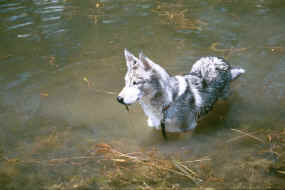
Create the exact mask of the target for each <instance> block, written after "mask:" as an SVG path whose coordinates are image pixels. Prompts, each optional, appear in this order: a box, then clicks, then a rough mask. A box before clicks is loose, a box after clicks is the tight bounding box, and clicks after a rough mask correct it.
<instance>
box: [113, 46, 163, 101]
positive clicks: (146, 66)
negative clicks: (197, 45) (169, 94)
mask: <svg viewBox="0 0 285 190" xmlns="http://www.w3.org/2000/svg"><path fill="white" fill-rule="evenodd" d="M125 59H126V63H127V68H128V71H127V73H126V76H125V87H124V88H123V90H122V91H121V92H120V94H119V95H118V97H117V100H118V102H120V103H122V104H125V105H130V104H133V103H135V102H137V101H139V100H140V99H142V98H143V97H144V96H152V95H154V94H155V93H156V92H157V90H158V89H159V88H161V82H160V81H161V80H166V79H167V78H168V77H169V75H168V74H167V72H166V71H165V70H164V69H163V68H161V67H160V66H159V65H157V64H155V63H153V62H152V61H151V60H150V59H149V58H147V57H146V56H144V55H143V54H142V53H140V55H139V58H137V57H135V56H134V55H133V54H132V53H130V52H129V51H128V50H126V49H125Z"/></svg>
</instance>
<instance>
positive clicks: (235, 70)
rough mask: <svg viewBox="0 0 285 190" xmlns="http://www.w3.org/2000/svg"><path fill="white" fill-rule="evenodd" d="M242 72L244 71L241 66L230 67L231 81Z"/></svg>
mask: <svg viewBox="0 0 285 190" xmlns="http://www.w3.org/2000/svg"><path fill="white" fill-rule="evenodd" d="M243 73H245V70H244V69H242V68H232V69H231V75H232V81H233V80H235V79H237V78H238V77H239V76H240V75H241V74H243Z"/></svg>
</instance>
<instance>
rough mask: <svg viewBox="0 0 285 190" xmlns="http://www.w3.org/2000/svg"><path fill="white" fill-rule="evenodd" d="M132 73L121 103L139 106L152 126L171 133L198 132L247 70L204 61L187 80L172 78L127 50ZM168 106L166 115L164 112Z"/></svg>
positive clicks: (215, 59) (218, 60)
mask: <svg viewBox="0 0 285 190" xmlns="http://www.w3.org/2000/svg"><path fill="white" fill-rule="evenodd" d="M125 58H126V63H127V67H128V71H127V73H126V76H125V87H124V88H123V90H122V91H121V92H120V94H119V96H118V100H120V101H119V102H121V103H123V104H126V105H130V104H133V103H135V102H139V103H140V104H141V106H142V108H143V110H144V112H145V114H146V115H147V117H148V126H150V127H155V128H156V129H160V127H161V122H162V121H163V122H164V123H165V129H166V131H168V132H184V131H188V130H191V129H194V128H195V127H196V126H197V120H198V119H199V118H200V117H201V116H203V115H205V114H207V113H208V112H209V111H210V110H211V109H212V108H213V105H214V104H215V103H216V101H217V100H218V99H219V98H226V97H227V96H228V95H229V94H230V82H231V81H233V80H235V79H236V78H238V77H239V76H240V75H241V74H242V73H244V72H245V70H243V69H241V68H232V67H231V66H230V65H229V64H228V63H227V62H226V61H225V60H224V59H222V58H218V57H203V58H201V59H199V60H198V61H197V62H196V63H195V64H194V65H193V67H192V70H191V71H190V72H189V73H188V74H186V75H183V76H170V75H169V74H168V73H167V72H166V71H165V70H164V69H163V68H162V67H161V66H159V65H158V64H155V63H154V62H153V61H152V60H150V59H149V58H147V57H146V56H144V55H143V54H142V53H140V55H139V58H137V57H135V56H134V55H133V54H131V53H130V52H129V51H128V50H125ZM166 106H167V109H166V110H165V111H163V110H164V108H165V107H166Z"/></svg>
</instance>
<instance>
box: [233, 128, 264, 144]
mask: <svg viewBox="0 0 285 190" xmlns="http://www.w3.org/2000/svg"><path fill="white" fill-rule="evenodd" d="M231 130H232V131H236V132H238V133H241V134H243V135H245V136H248V137H251V138H253V139H255V140H257V141H259V142H261V143H263V144H265V142H264V141H263V140H261V139H260V138H258V137H255V136H253V135H251V134H249V133H246V132H243V131H241V130H238V129H231Z"/></svg>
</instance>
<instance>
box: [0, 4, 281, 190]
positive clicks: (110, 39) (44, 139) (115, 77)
mask: <svg viewBox="0 0 285 190" xmlns="http://www.w3.org/2000/svg"><path fill="white" fill-rule="evenodd" d="M284 18H285V2H283V1H282V0H276V1H270V0H252V1H246V0H244V1H235V0H215V1H212V0H208V1H199V0H184V1H183V0H179V1H171V0H167V1H159V0H142V1H138V0H101V1H94V0H86V1H76V0H50V1H49V0H40V1H33V0H25V1H21V0H15V1H13V2H11V1H8V0H1V1H0V41H1V44H0V127H1V133H0V159H1V157H3V159H2V162H3V163H1V166H3V167H2V169H0V170H2V171H0V172H1V175H2V177H3V176H8V177H7V179H8V178H9V176H12V178H15V179H16V181H13V180H11V181H9V180H8V182H7V181H5V180H4V182H3V180H2V181H0V184H1V183H3V184H8V185H10V186H13V185H14V186H15V188H16V189H17V188H19V187H21V184H23V183H24V182H23V181H25V180H27V179H29V180H28V181H29V183H27V184H28V185H27V189H31V187H34V188H35V189H38V188H37V187H51V186H52V185H53V184H57V183H60V182H61V181H65V180H66V179H67V178H68V176H70V175H71V174H74V175H79V174H78V173H77V172H79V171H77V169H76V167H70V168H68V169H67V168H65V167H63V169H62V170H61V171H60V172H59V171H56V170H49V169H47V168H44V167H42V168H41V167H39V168H33V167H29V166H25V168H15V167H12V166H10V165H9V164H8V165H7V163H6V161H7V160H11V159H16V160H30V159H33V160H48V159H53V158H61V157H72V156H80V155H83V154H84V153H86V152H88V149H89V148H90V146H92V145H93V144H96V143H99V142H105V143H113V142H118V141H120V142H124V143H125V144H126V145H129V147H128V146H126V150H127V151H131V150H133V149H151V148H152V147H154V146H155V147H158V149H159V150H160V151H161V152H164V153H166V154H169V155H172V154H175V153H177V152H183V151H184V152H186V153H185V155H184V156H185V157H186V158H187V157H191V158H198V157H202V156H209V155H210V156H211V155H216V156H217V155H223V156H222V157H221V158H220V157H219V156H218V157H216V158H217V160H216V161H213V165H217V166H216V167H217V168H218V167H222V166H223V162H226V161H227V160H238V159H243V158H245V157H247V156H248V155H251V153H252V152H254V151H255V150H261V149H262V147H261V146H260V144H259V143H258V142H252V141H250V140H247V141H245V142H243V140H241V141H238V142H239V143H235V144H230V145H227V146H223V145H225V144H226V141H227V140H229V139H231V138H233V137H235V135H237V134H236V133H235V132H234V131H233V130H231V129H232V128H234V129H238V130H245V131H253V132H254V131H258V132H261V133H264V134H265V133H266V132H268V131H270V130H275V129H276V130H284V123H285V117H284V115H285V109H284V107H285V74H284V73H285V54H284V53H285V49H284V48H285V33H284V28H285V22H284ZM124 48H128V49H129V50H130V51H131V52H134V53H136V54H137V53H138V52H139V51H143V52H144V53H145V54H146V55H147V56H149V57H150V58H151V59H153V60H154V61H155V62H157V63H158V64H160V65H162V66H163V67H165V68H166V69H167V70H168V71H169V72H170V73H171V74H178V73H185V72H187V71H189V70H190V68H191V66H192V64H193V63H194V62H195V60H197V59H198V58H199V57H201V56H207V55H217V56H223V57H225V58H226V59H227V60H228V61H229V62H230V63H231V64H232V65H234V66H239V67H242V68H244V69H246V70H247V73H246V74H245V75H244V76H242V77H241V78H239V79H238V80H237V81H236V82H235V83H234V84H233V85H232V89H233V93H232V96H231V97H230V98H229V100H228V101H226V102H219V103H218V104H217V105H216V106H215V109H214V111H213V112H212V113H210V114H209V116H208V117H206V118H205V119H203V120H202V121H201V122H200V123H199V126H198V128H197V129H196V130H195V131H194V132H192V133H186V134H182V135H173V136H171V137H170V139H171V140H170V141H169V142H165V141H164V140H163V139H162V137H161V135H160V132H155V131H153V130H152V129H150V128H148V127H147V126H146V118H145V116H144V114H143V112H142V111H141V109H140V107H139V106H138V105H135V106H131V107H130V112H129V113H128V112H126V110H125V109H124V107H122V106H121V105H119V104H118V103H117V102H116V95H117V93H118V92H119V91H120V90H121V88H122V87H123V85H124V80H123V77H124V74H125V72H126V66H125V62H124V57H123V50H124ZM253 141H254V140H253ZM225 147H226V148H225ZM218 158H219V159H218ZM5 160H6V161H5ZM14 161H15V160H14ZM220 170H221V171H220V172H221V173H226V171H227V169H225V170H222V169H220ZM80 172H82V171H80ZM89 172H93V174H94V173H96V172H98V171H97V170H96V167H95V168H93V169H92V170H90V171H89ZM83 173H84V172H83ZM4 174H5V175H4ZM80 174H81V173H80ZM85 175H87V176H88V172H87V174H85ZM27 176H28V177H27ZM9 179H10V178H9ZM44 179H48V181H45V180H44ZM283 179H284V178H283ZM279 180H280V181H282V178H276V181H277V182H276V184H278V183H279V182H280V181H279ZM38 181H40V182H41V184H40V185H39V186H34V183H35V184H38ZM19 184H20V185H19ZM280 184H282V183H281V182H280ZM29 185H30V186H29ZM283 185H284V183H283ZM10 186H9V187H10ZM14 186H13V187H14ZM5 187H6V186H5ZM7 188H8V186H7Z"/></svg>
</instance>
